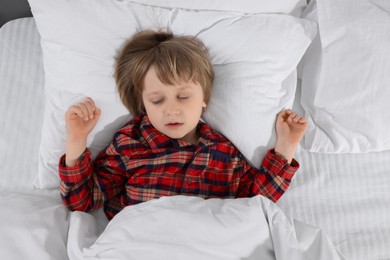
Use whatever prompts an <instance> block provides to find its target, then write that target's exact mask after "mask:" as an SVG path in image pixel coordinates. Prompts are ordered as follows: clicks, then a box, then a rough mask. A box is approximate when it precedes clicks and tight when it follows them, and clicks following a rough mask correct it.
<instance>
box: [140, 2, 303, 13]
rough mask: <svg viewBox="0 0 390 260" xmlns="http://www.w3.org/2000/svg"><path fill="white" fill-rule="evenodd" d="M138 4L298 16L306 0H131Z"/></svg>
mask: <svg viewBox="0 0 390 260" xmlns="http://www.w3.org/2000/svg"><path fill="white" fill-rule="evenodd" d="M133 2H137V3H140V4H147V5H153V6H160V7H168V8H180V9H190V10H203V11H204V10H209V11H234V12H242V13H250V14H253V13H280V14H291V15H295V16H300V15H301V14H302V11H303V9H304V8H305V7H306V6H307V0H284V1H269V0H240V1H237V0H213V1H210V0H197V1H193V0H181V1H180V0H163V1H162V0H133Z"/></svg>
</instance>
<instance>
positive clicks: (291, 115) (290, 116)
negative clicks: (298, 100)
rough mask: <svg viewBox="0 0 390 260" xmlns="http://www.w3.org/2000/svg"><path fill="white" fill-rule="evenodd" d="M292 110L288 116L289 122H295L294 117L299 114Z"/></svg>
mask: <svg viewBox="0 0 390 260" xmlns="http://www.w3.org/2000/svg"><path fill="white" fill-rule="evenodd" d="M290 112H291V113H290V115H289V116H288V118H287V122H289V123H292V122H294V121H293V120H294V118H295V117H296V116H297V114H296V113H294V112H292V111H290Z"/></svg>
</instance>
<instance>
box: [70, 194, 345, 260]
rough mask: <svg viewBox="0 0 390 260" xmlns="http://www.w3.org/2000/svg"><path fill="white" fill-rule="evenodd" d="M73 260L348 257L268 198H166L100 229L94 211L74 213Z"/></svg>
mask: <svg viewBox="0 0 390 260" xmlns="http://www.w3.org/2000/svg"><path fill="white" fill-rule="evenodd" d="M70 222H71V224H70V230H69V236H68V254H69V257H70V259H71V260H80V259H140V260H148V259H153V260H154V259H161V260H164V259H194V260H195V259H196V260H199V259H202V260H208V259H210V260H216V259H223V260H233V259H234V260H235V259H246V260H249V259H262V260H271V259H278V260H283V259H288V260H295V259H300V260H306V259H307V260H309V259H316V260H322V259H324V260H329V259H332V260H337V259H345V258H344V256H342V254H341V253H339V252H338V251H337V250H336V249H335V247H334V246H333V244H332V242H331V241H330V239H329V238H328V236H327V235H326V233H324V231H322V230H321V229H319V228H316V227H313V226H309V225H307V224H304V223H301V222H299V221H297V220H293V219H290V218H288V217H287V216H286V215H285V214H284V213H283V212H282V211H281V210H280V208H279V207H278V206H277V205H276V204H274V203H272V202H271V201H270V200H268V199H267V198H265V197H262V196H256V197H253V198H242V199H208V200H204V199H202V198H199V197H191V196H172V197H162V198H160V199H155V200H151V201H148V202H145V203H141V204H138V205H134V206H128V207H126V208H124V209H123V210H122V211H121V212H120V213H118V214H117V215H116V216H115V217H114V218H113V219H112V220H111V221H110V222H109V223H108V225H107V226H106V227H105V229H104V230H103V232H100V230H101V225H100V226H99V223H98V222H97V221H96V218H94V217H93V216H92V215H90V214H87V213H83V212H72V213H71V217H70Z"/></svg>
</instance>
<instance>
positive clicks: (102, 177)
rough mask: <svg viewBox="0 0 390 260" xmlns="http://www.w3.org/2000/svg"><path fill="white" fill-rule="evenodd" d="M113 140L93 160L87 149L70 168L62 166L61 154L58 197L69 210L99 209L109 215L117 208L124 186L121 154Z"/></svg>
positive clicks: (124, 170) (123, 168) (123, 158)
mask: <svg viewBox="0 0 390 260" xmlns="http://www.w3.org/2000/svg"><path fill="white" fill-rule="evenodd" d="M117 150H118V143H117V142H116V140H114V141H113V143H111V144H110V146H109V147H108V148H107V149H105V150H103V151H101V152H100V153H99V155H98V156H97V157H96V159H95V160H94V161H93V160H92V156H91V153H90V151H89V150H88V149H86V151H85V152H84V153H83V154H82V155H81V156H80V158H79V159H78V160H77V162H76V164H75V166H74V167H66V165H65V155H63V156H62V157H61V158H60V162H59V175H60V178H61V188H60V192H61V197H62V199H63V201H64V204H65V205H66V206H67V207H68V208H69V209H70V210H78V211H90V210H95V209H98V208H101V207H102V206H103V204H104V207H105V209H104V210H105V213H106V215H107V217H108V218H110V219H111V218H112V217H113V216H114V215H115V214H116V213H118V212H119V211H120V210H121V209H122V206H121V202H120V200H121V195H122V194H123V191H124V189H125V181H126V178H125V176H126V167H125V165H126V162H125V157H124V156H123V155H121V154H119V153H118V152H117Z"/></svg>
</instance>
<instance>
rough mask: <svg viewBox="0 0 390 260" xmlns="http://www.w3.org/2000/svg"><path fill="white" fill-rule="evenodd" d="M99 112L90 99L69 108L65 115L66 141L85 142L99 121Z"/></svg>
mask: <svg viewBox="0 0 390 260" xmlns="http://www.w3.org/2000/svg"><path fill="white" fill-rule="evenodd" d="M100 114H101V111H100V109H99V108H97V107H96V105H95V103H94V102H93V100H92V99H91V98H89V97H88V98H86V99H85V100H84V101H83V102H80V103H78V104H75V105H73V106H71V107H70V108H69V109H68V111H67V112H66V114H65V120H66V129H67V134H68V141H70V140H86V139H87V137H88V135H89V133H90V132H91V131H92V129H93V128H94V127H95V125H96V123H97V121H98V120H99V117H100Z"/></svg>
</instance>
